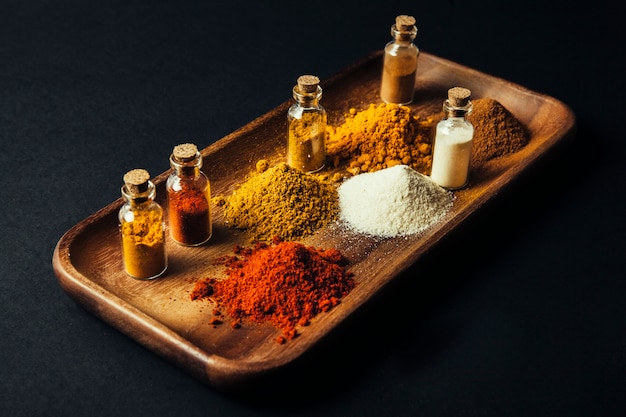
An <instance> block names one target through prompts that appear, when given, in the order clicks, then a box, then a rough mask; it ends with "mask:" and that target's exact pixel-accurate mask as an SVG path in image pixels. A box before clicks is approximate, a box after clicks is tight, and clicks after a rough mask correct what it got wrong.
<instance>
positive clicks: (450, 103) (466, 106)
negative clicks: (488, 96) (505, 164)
mask: <svg viewBox="0 0 626 417" xmlns="http://www.w3.org/2000/svg"><path fill="white" fill-rule="evenodd" d="M471 94H472V93H471V91H470V90H468V89H467V88H463V87H454V88H451V89H449V90H448V99H447V100H445V101H444V103H443V112H444V118H443V119H442V120H441V121H439V123H437V129H436V132H435V141H434V144H433V165H432V170H431V173H430V178H431V179H432V180H433V181H434V182H435V183H437V184H439V185H440V186H442V187H443V188H446V189H449V190H456V189H459V188H463V187H465V186H466V185H467V182H468V179H469V170H470V162H471V159H472V145H473V142H474V126H473V125H472V124H471V123H470V122H469V121H468V120H467V116H468V115H469V113H470V112H471V111H472V102H471V101H470V96H471Z"/></svg>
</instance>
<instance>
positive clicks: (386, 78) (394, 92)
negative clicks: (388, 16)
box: [380, 15, 419, 104]
mask: <svg viewBox="0 0 626 417" xmlns="http://www.w3.org/2000/svg"><path fill="white" fill-rule="evenodd" d="M391 36H392V37H393V39H392V40H391V42H389V43H388V44H387V45H385V49H384V52H385V53H384V55H383V71H382V79H381V85H380V98H381V99H382V100H383V101H384V102H386V103H395V104H410V103H412V102H413V96H414V94H415V75H416V73H417V57H418V55H419V49H418V48H417V47H416V46H415V44H414V43H413V40H414V39H415V37H416V36H417V28H416V27H415V18H414V17H413V16H407V15H400V16H397V17H396V22H395V24H394V25H392V26H391Z"/></svg>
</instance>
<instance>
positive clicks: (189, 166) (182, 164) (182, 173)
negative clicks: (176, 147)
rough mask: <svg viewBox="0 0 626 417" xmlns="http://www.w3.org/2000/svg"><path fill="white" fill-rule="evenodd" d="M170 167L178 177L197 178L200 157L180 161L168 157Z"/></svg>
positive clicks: (200, 164)
mask: <svg viewBox="0 0 626 417" xmlns="http://www.w3.org/2000/svg"><path fill="white" fill-rule="evenodd" d="M170 166H171V167H172V169H173V170H174V172H175V173H176V175H178V176H179V177H188V178H197V177H198V176H199V175H200V168H202V156H200V154H198V155H196V157H195V158H194V159H191V160H189V161H181V160H179V159H176V158H174V155H170Z"/></svg>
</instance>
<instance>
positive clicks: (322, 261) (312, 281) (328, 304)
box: [191, 239, 355, 344]
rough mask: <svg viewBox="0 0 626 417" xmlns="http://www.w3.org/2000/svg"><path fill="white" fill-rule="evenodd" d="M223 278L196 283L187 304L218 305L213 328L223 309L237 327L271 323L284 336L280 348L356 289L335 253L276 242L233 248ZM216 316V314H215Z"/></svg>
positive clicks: (280, 339) (345, 264)
mask: <svg viewBox="0 0 626 417" xmlns="http://www.w3.org/2000/svg"><path fill="white" fill-rule="evenodd" d="M222 262H223V264H224V265H225V266H226V270H225V274H226V278H224V279H216V278H207V279H203V280H199V281H198V282H197V283H196V284H195V287H194V289H193V291H192V292H191V299H192V300H197V299H202V298H205V297H210V298H211V299H212V300H214V301H215V302H216V304H217V308H216V310H215V311H214V316H217V317H214V319H215V320H216V322H212V323H211V324H216V323H217V322H221V319H220V318H218V317H219V316H221V313H219V312H220V310H221V309H224V310H225V313H226V314H228V315H229V316H230V317H231V319H232V320H233V321H232V323H231V326H233V327H235V328H236V327H239V326H240V324H241V322H242V321H243V320H251V321H253V322H257V323H263V322H270V323H272V324H273V325H274V326H276V327H277V328H279V329H280V330H282V335H281V336H279V337H278V338H277V340H276V341H277V342H278V343H281V344H282V343H285V342H286V341H287V340H291V339H293V338H294V337H296V336H297V334H298V332H297V327H298V326H306V325H308V324H309V322H310V321H311V320H312V319H313V318H314V317H315V316H316V315H317V314H319V313H321V312H327V311H329V310H330V309H331V308H333V307H334V306H336V305H338V304H339V303H340V301H341V299H342V298H343V297H345V296H346V295H348V293H349V292H350V291H351V290H352V289H353V288H354V286H355V282H354V280H353V274H352V273H351V272H349V271H348V270H347V264H348V262H347V260H346V259H345V258H344V256H343V255H342V254H341V253H340V252H339V251H338V250H337V249H321V248H314V247H311V246H306V245H304V244H302V243H298V242H288V241H280V240H278V239H275V240H274V242H273V243H272V244H268V243H264V242H257V243H256V244H255V245H254V246H252V247H242V246H237V247H235V255H234V256H230V257H225V258H223V259H222ZM216 312H217V314H215V313H216Z"/></svg>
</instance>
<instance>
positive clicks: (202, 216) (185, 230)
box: [166, 143, 212, 246]
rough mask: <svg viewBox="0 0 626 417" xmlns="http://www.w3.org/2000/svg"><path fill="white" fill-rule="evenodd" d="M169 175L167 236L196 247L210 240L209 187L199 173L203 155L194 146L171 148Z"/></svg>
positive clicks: (203, 176) (202, 173)
mask: <svg viewBox="0 0 626 417" xmlns="http://www.w3.org/2000/svg"><path fill="white" fill-rule="evenodd" d="M170 166H171V167H172V172H171V173H170V175H169V176H168V178H167V182H166V189H167V197H168V209H169V210H168V217H169V226H170V236H171V237H172V239H174V240H175V241H176V242H178V243H180V244H182V245H186V246H198V245H201V244H203V243H205V242H206V241H208V240H209V239H210V238H211V234H212V221H211V205H210V201H211V185H210V182H209V179H208V178H207V176H206V175H205V174H204V172H202V171H201V168H202V155H201V154H200V152H199V151H198V148H197V146H196V145H194V144H193V143H183V144H181V145H177V146H175V147H174V150H173V152H172V154H171V155H170Z"/></svg>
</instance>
